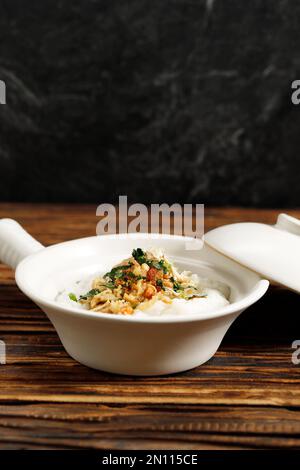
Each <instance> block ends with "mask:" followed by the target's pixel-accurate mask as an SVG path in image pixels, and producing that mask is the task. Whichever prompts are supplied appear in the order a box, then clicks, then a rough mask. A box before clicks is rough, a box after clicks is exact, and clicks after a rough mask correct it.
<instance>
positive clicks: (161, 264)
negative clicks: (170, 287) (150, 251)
mask: <svg viewBox="0 0 300 470" xmlns="http://www.w3.org/2000/svg"><path fill="white" fill-rule="evenodd" d="M146 263H147V264H148V265H149V266H150V267H151V268H155V269H158V270H159V271H163V273H164V274H167V273H168V271H169V270H168V266H167V263H166V262H165V261H164V260H163V259H161V260H159V261H156V260H152V259H149V260H147V261H146Z"/></svg>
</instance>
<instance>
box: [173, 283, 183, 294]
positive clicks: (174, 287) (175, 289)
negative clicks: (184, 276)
mask: <svg viewBox="0 0 300 470" xmlns="http://www.w3.org/2000/svg"><path fill="white" fill-rule="evenodd" d="M173 289H174V291H175V292H178V291H181V290H183V287H182V285H181V284H179V282H177V281H173Z"/></svg>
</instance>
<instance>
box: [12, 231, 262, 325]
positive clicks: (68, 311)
mask: <svg viewBox="0 0 300 470" xmlns="http://www.w3.org/2000/svg"><path fill="white" fill-rule="evenodd" d="M99 237H100V236H99V235H96V236H91V237H83V238H77V239H74V240H68V241H64V242H61V243H56V244H53V245H50V246H47V247H45V248H43V249H42V250H40V251H38V252H36V253H33V254H31V255H29V256H27V257H26V258H24V259H23V260H22V261H21V262H20V263H19V264H18V266H17V268H16V272H15V280H16V284H17V286H18V287H19V289H20V290H21V291H22V292H23V293H24V294H25V295H26V296H27V297H28V298H30V299H31V300H32V301H33V302H35V303H36V304H37V305H38V306H40V308H41V309H42V310H47V308H49V309H52V310H55V311H56V312H59V313H61V314H65V315H73V316H76V317H81V318H84V319H94V320H95V319H96V320H99V321H117V322H126V323H127V322H129V323H147V324H165V323H186V322H196V321H204V320H210V319H214V318H219V317H223V316H227V315H230V314H234V313H239V312H240V311H242V310H245V309H246V308H248V307H249V306H250V305H252V304H253V303H255V302H256V301H257V300H259V299H260V298H261V297H262V296H263V295H264V294H265V292H266V291H267V289H268V287H269V281H268V280H266V279H262V278H261V277H260V276H259V274H258V273H255V272H253V271H251V270H249V269H248V268H247V267H244V266H241V265H240V264H239V263H236V264H237V266H239V268H240V269H241V268H243V269H245V270H247V271H249V272H251V273H252V274H255V275H256V276H257V283H256V285H255V286H254V287H253V289H252V290H251V291H250V292H249V294H247V295H245V296H244V297H243V298H242V299H240V300H238V301H236V302H233V303H231V304H229V305H226V306H225V307H221V308H219V309H217V310H216V311H214V312H210V313H199V314H196V313H194V314H188V315H186V316H184V315H182V316H181V315H178V316H174V317H172V316H168V317H163V316H161V317H155V316H154V317H152V316H149V317H146V316H145V317H134V316H130V315H112V314H107V313H101V312H91V311H89V310H82V309H81V308H78V307H75V306H74V307H72V306H67V305H66V306H65V305H62V304H59V303H58V302H56V301H55V300H53V301H52V300H49V299H46V298H44V297H43V296H37V295H36V294H35V293H34V292H32V290H31V289H30V287H28V284H26V285H24V283H23V281H22V269H23V268H24V266H26V265H27V264H28V263H30V262H31V261H32V259H33V258H38V257H39V256H40V254H42V253H43V252H44V251H45V250H46V251H48V252H49V251H52V250H55V249H57V247H63V246H64V245H71V244H75V243H76V242H80V243H84V242H87V241H89V240H91V239H99ZM103 237H105V238H109V239H120V238H126V239H128V238H129V239H139V238H141V237H143V238H149V239H151V238H153V239H159V238H162V239H172V240H178V241H181V242H188V241H192V240H194V239H193V238H192V237H186V236H182V235H165V234H160V233H121V234H105V235H103ZM204 244H205V242H204ZM206 245H207V246H208V247H209V248H210V249H211V250H213V249H212V248H211V247H210V246H209V245H208V244H206ZM213 251H215V252H216V253H218V252H217V251H216V250H213ZM218 254H219V255H221V254H220V253H218ZM222 256H224V255H222ZM231 261H232V262H234V263H235V261H234V260H232V259H231Z"/></svg>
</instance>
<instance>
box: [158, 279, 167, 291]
mask: <svg viewBox="0 0 300 470" xmlns="http://www.w3.org/2000/svg"><path fill="white" fill-rule="evenodd" d="M156 285H157V286H158V287H160V288H161V289H163V290H165V286H164V284H163V281H162V279H157V280H156Z"/></svg>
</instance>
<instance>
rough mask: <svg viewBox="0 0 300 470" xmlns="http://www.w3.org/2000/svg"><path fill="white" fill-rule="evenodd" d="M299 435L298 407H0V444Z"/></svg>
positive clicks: (224, 441) (254, 442) (232, 443)
mask: <svg viewBox="0 0 300 470" xmlns="http://www.w3.org/2000/svg"><path fill="white" fill-rule="evenodd" d="M299 434H300V413H299V411H295V410H282V409H272V408H263V407H262V408H260V407H258V408H254V407H253V408H251V407H243V408H240V407H234V408H231V409H230V410H228V407H221V406H219V407H216V406H211V407H209V406H206V407H203V406H193V407H191V406H185V407H181V408H180V410H179V409H178V407H176V406H167V407H166V406H164V405H162V406H159V405H157V406H155V407H154V406H152V407H147V406H138V405H126V406H118V407H114V406H107V405H97V406H92V405H89V404H84V405H78V406H76V407H74V406H72V405H64V406H63V407H62V406H59V405H57V404H55V405H53V404H51V403H50V404H49V403H48V404H47V405H46V406H45V404H40V405H24V404H22V405H10V406H0V446H1V447H2V448H3V447H4V448H5V447H6V444H7V445H9V446H12V445H13V446H14V447H15V448H18V447H24V445H25V446H26V447H27V445H32V443H34V444H35V446H37V445H40V446H42V447H44V448H48V447H50V448H61V447H63V448H91V449H106V448H112V449H118V448H122V449H130V448H134V449H138V448H147V449H157V448H158V449H159V448H160V449H201V448H202V449H203V448H215V447H216V445H217V446H218V448H231V447H233V448H260V447H264V448H273V447H275V448H279V447H281V448H289V447H295V446H299V445H300V439H299V437H298V436H299ZM283 436H284V437H285V439H282V437H283ZM133 443H134V444H133Z"/></svg>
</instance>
